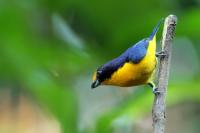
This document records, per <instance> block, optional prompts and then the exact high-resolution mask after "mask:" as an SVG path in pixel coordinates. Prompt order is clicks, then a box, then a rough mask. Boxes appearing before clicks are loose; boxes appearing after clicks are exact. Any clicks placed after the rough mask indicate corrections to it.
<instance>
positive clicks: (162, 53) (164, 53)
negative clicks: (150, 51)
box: [156, 51, 167, 57]
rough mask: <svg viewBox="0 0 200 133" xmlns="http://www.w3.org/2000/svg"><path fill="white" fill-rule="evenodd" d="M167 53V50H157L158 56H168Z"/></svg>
mask: <svg viewBox="0 0 200 133" xmlns="http://www.w3.org/2000/svg"><path fill="white" fill-rule="evenodd" d="M166 55H167V54H166V52H165V51H160V52H157V53H156V57H164V56H166Z"/></svg>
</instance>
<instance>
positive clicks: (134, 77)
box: [102, 37, 157, 87]
mask: <svg viewBox="0 0 200 133" xmlns="http://www.w3.org/2000/svg"><path fill="white" fill-rule="evenodd" d="M155 54H156V37H154V38H153V40H152V41H150V42H149V46H148V49H147V53H146V55H145V57H144V58H143V59H142V60H141V61H140V62H139V63H137V64H134V63H133V62H127V63H125V64H124V65H123V66H122V67H121V68H119V69H118V70H117V71H116V72H114V73H113V74H112V76H111V78H109V79H107V80H105V81H104V82H103V83H102V84H105V85H116V86H122V87H128V86H134V85H141V84H146V83H147V82H148V81H149V80H150V78H151V76H152V74H153V72H154V70H155V67H156V62H157V61H156V57H155Z"/></svg>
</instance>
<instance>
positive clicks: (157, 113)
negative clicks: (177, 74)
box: [152, 15, 177, 133]
mask: <svg viewBox="0 0 200 133" xmlns="http://www.w3.org/2000/svg"><path fill="white" fill-rule="evenodd" d="M176 24H177V17H176V16H175V15H169V16H168V17H166V19H165V23H164V29H163V35H162V42H161V47H162V51H163V52H164V53H165V54H166V55H165V56H161V57H160V66H159V72H158V91H159V92H160V93H159V94H157V95H155V98H154V104H153V109H152V119H153V130H154V133H164V129H165V119H166V116H165V106H166V105H165V98H166V94H167V86H168V77H169V69H170V60H171V52H172V48H171V47H172V46H171V44H172V39H173V37H174V33H175V28H176Z"/></svg>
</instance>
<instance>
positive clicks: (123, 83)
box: [91, 19, 165, 94]
mask: <svg viewBox="0 0 200 133" xmlns="http://www.w3.org/2000/svg"><path fill="white" fill-rule="evenodd" d="M161 22H163V19H161V20H160V21H159V22H158V23H157V25H156V26H155V27H154V29H153V31H152V33H151V34H150V36H149V37H147V38H144V39H142V40H140V41H139V42H137V43H136V44H134V45H132V46H131V47H130V48H128V49H127V50H126V51H125V52H123V53H122V54H121V55H120V56H118V57H117V58H114V59H112V60H110V61H108V62H107V63H105V64H104V65H101V66H100V67H98V69H97V70H96V71H95V72H94V74H93V78H92V80H93V82H92V84H91V88H92V89H93V88H96V87H98V86H100V85H112V86H119V87H131V86H138V85H149V86H150V87H151V88H152V92H153V93H154V94H159V91H158V88H157V87H156V85H155V83H154V77H155V71H156V68H157V57H159V56H164V55H165V53H164V51H161V52H158V53H156V33H157V32H158V30H159V27H160V25H161Z"/></svg>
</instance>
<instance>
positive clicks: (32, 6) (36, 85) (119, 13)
mask: <svg viewBox="0 0 200 133" xmlns="http://www.w3.org/2000/svg"><path fill="white" fill-rule="evenodd" d="M199 7H200V2H199V1H198V0H192V1H187V0H168V1H159V0H153V1H147V0H140V1H132V0H125V1H114V0H109V1H107V0H103V1H92V0H85V1H82V0H67V1H66V0H57V1H47V0H40V1H39V0H35V1H34V0H19V1H14V0H1V1H0V29H1V30H0V57H1V60H0V73H1V74H0V79H1V80H0V85H1V88H3V87H4V86H9V87H10V88H11V89H13V91H16V90H15V89H17V91H19V92H26V93H27V94H28V96H29V97H32V98H33V100H34V101H35V102H37V103H38V104H39V105H41V106H42V107H43V108H44V109H47V110H49V111H50V112H51V113H53V114H54V116H55V117H56V118H57V119H58V120H59V121H60V123H61V125H62V129H63V132H67V133H76V132H87V133H89V132H97V133H110V132H117V131H116V129H118V128H119V127H120V126H119V125H121V126H123V123H125V124H127V123H134V121H136V120H137V119H139V118H141V117H143V116H145V114H148V113H149V112H151V104H152V100H153V95H152V94H151V93H150V91H148V89H146V88H143V87H141V89H136V91H134V92H133V93H132V92H131V93H128V95H126V96H125V98H124V99H123V100H121V101H120V102H117V104H115V105H114V107H110V109H109V110H107V111H105V112H101V115H99V116H98V117H96V119H95V120H93V121H94V122H93V124H92V126H91V125H89V126H87V125H86V124H85V125H84V124H83V125H84V126H83V127H82V128H80V125H81V124H80V123H81V122H80V121H81V120H80V118H81V109H80V108H81V107H80V106H81V102H80V97H79V96H80V95H81V94H79V93H81V92H82V91H81V90H80V88H78V89H77V88H76V85H75V84H76V83H77V82H78V80H77V79H78V78H79V77H81V76H82V75H84V77H85V78H84V79H83V80H81V82H82V83H83V82H87V85H85V86H82V89H83V90H84V91H86V90H89V89H90V83H89V82H91V81H88V77H87V73H90V77H91V75H92V71H93V70H95V68H96V67H97V66H98V65H101V64H102V63H104V62H105V61H107V60H109V59H111V58H113V57H115V56H117V55H119V54H120V53H122V52H123V51H124V50H125V49H126V48H128V47H130V46H131V45H132V44H134V43H135V42H137V41H138V40H140V39H142V38H144V37H147V36H148V35H149V34H150V32H151V30H152V27H154V25H155V24H156V23H157V21H158V20H159V19H161V18H162V17H165V16H167V15H168V14H171V13H173V14H176V15H177V16H178V18H179V22H178V25H177V32H176V38H175V39H176V40H177V41H176V40H175V45H176V46H174V48H176V47H178V46H179V47H180V48H179V49H177V50H176V53H175V57H179V58H175V59H174V61H173V63H172V66H173V67H172V74H171V77H172V79H171V81H170V83H171V84H170V87H169V93H168V98H167V103H168V106H172V105H176V104H177V103H180V102H183V101H188V100H190V101H200V99H199V96H200V90H199V87H200V76H199V74H200V71H199V61H198V59H199V56H200V46H199V45H198V43H200V39H199V34H200V27H199V23H200V17H199V14H200V8H199ZM160 37H161V32H159V34H158V41H159V40H160V39H159V38H160ZM181 38H185V39H182V41H180V39H181ZM178 40H179V41H178ZM185 40H188V41H185ZM187 42H189V43H187ZM179 44H180V45H179ZM181 47H183V49H182V50H181V51H180V49H181ZM184 48H187V49H188V48H189V49H190V50H187V52H186V51H184V50H186V49H184ZM188 56H191V58H188ZM181 61H182V63H183V64H184V65H185V67H184V65H181V66H180V63H181ZM177 66H178V67H177ZM191 67H193V68H195V69H191ZM173 68H177V69H173ZM186 71H187V73H186V74H185V73H184V72H186ZM187 75H189V76H188V77H189V78H184V77H187ZM100 91H101V89H100ZM96 93H97V92H95V91H94V92H93V94H92V95H97V94H96ZM111 93H113V91H112V92H110V94H111ZM84 97H88V94H84ZM91 100H93V99H90V101H91ZM84 106H85V105H82V108H84ZM90 108H92V105H90ZM84 109H85V110H87V108H86V107H85V108H84ZM88 110H89V109H88ZM82 115H83V114H82ZM90 119H91V118H90ZM127 125H128V124H127ZM127 129H128V128H127ZM127 132H129V131H127Z"/></svg>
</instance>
